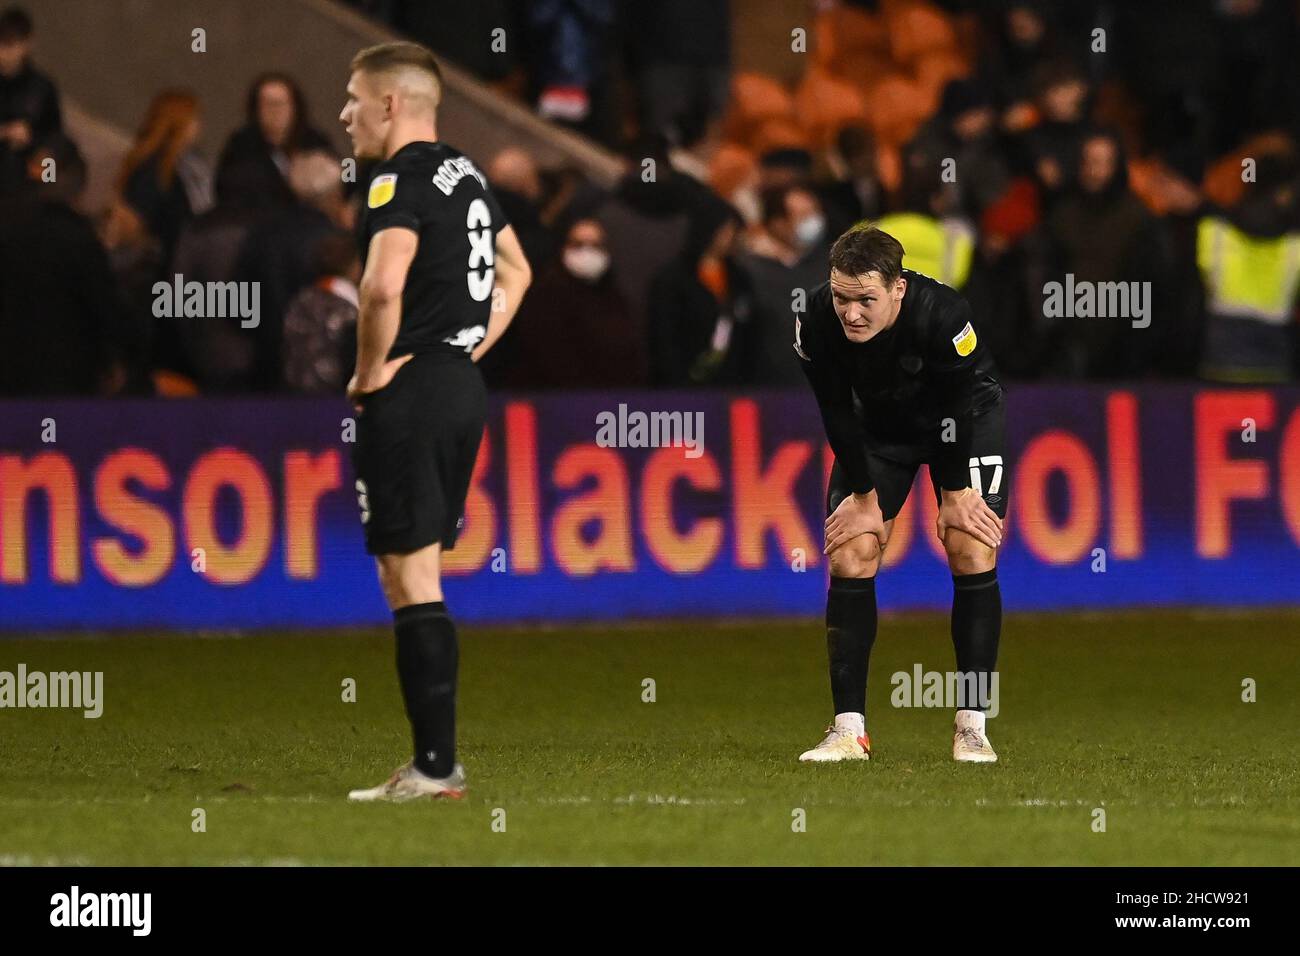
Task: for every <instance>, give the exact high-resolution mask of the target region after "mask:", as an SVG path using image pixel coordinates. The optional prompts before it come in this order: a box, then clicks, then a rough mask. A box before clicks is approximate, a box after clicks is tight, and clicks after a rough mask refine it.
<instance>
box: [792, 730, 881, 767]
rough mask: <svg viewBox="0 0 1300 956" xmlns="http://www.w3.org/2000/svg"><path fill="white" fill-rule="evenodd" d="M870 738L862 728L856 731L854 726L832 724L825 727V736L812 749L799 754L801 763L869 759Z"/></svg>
mask: <svg viewBox="0 0 1300 956" xmlns="http://www.w3.org/2000/svg"><path fill="white" fill-rule="evenodd" d="M870 759H871V738H870V737H868V736H867V732H866V731H865V730H864V731H862V732H861V733H858V731H857V730H856V728H853V727H846V726H844V725H843V724H832V725H831V726H830V727H827V728H826V737H825V738H824V739H823V740H822V742H821V743H819V744H818V745H817V746H816V747H814V748H813V749H812V750H805V751H804V752H803V753H801V754H800V755H799V760H800V762H802V763H834V762H836V761H839V760H870Z"/></svg>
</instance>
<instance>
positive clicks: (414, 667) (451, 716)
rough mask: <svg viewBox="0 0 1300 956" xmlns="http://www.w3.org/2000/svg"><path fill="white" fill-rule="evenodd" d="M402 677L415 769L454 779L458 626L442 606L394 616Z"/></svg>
mask: <svg viewBox="0 0 1300 956" xmlns="http://www.w3.org/2000/svg"><path fill="white" fill-rule="evenodd" d="M393 623H394V627H395V630H396V631H397V676H398V679H399V680H400V682H401V685H402V698H403V700H405V701H406V716H407V717H408V718H409V719H410V721H411V734H412V736H413V737H414V739H415V767H416V769H417V770H419V771H420V772H421V773H424V774H427V775H428V776H430V777H446V776H450V774H451V771H452V768H453V767H454V766H455V762H456V665H457V661H458V659H459V656H460V652H459V648H458V647H457V645H456V625H455V624H453V623H452V620H451V618H450V617H448V616H447V606H446V605H445V604H443V602H442V601H434V602H431V603H429V604H411V605H408V606H406V607H402V608H398V609H397V610H396V611H394V612H393Z"/></svg>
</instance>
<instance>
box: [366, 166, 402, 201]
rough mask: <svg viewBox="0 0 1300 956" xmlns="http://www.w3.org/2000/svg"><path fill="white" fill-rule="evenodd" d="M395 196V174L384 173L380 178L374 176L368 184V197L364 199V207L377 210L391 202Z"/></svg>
mask: <svg viewBox="0 0 1300 956" xmlns="http://www.w3.org/2000/svg"><path fill="white" fill-rule="evenodd" d="M396 194H397V173H384V175H382V176H376V177H375V179H374V181H373V182H372V183H371V184H370V195H369V196H367V197H366V205H367V206H369V207H370V208H371V209H378V208H379V207H380V206H383V205H385V204H386V203H389V202H391V201H392V199H393V196H395V195H396Z"/></svg>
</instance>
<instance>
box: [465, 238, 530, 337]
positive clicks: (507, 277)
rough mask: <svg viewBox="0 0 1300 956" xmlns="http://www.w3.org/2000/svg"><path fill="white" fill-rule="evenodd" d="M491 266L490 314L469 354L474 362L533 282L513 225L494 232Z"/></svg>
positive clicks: (510, 317)
mask: <svg viewBox="0 0 1300 956" xmlns="http://www.w3.org/2000/svg"><path fill="white" fill-rule="evenodd" d="M494 268H495V269H496V285H495V288H494V289H493V291H492V313H491V315H490V316H489V318H488V326H487V333H486V334H485V335H484V336H483V341H482V342H480V343H479V344H478V346H477V347H476V348H475V349H474V351H473V353H471V357H472V358H473V359H474V361H475V362H477V361H478V360H479V359H481V358H482V357H483V356H484V355H486V354H487V352H488V349H490V348H492V346H493V345H495V344H496V343H497V340H498V339H500V338H501V336H502V334H503V333H504V332H505V330H506V329H508V328H509V327H510V323H511V322H512V321H513V320H514V317H515V313H517V312H518V311H519V306H520V304H521V303H522V302H523V300H524V293H525V292H527V291H528V286H529V285H531V284H532V281H533V270H532V267H531V266H529V265H528V258H527V257H526V256H525V255H524V248H523V246H521V245H520V244H519V237H518V236H516V235H515V229H514V227H513V226H506V227H505V228H504V229H502V230H501V231H500V232H499V233H497V239H496V260H495V263H494Z"/></svg>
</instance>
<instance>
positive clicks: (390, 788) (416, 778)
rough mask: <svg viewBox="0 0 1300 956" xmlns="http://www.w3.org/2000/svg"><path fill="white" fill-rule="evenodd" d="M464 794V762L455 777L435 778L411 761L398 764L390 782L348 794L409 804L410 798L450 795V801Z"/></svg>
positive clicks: (364, 799) (361, 799)
mask: <svg viewBox="0 0 1300 956" xmlns="http://www.w3.org/2000/svg"><path fill="white" fill-rule="evenodd" d="M464 795H465V768H464V767H462V766H461V765H460V764H456V766H455V767H453V768H452V771H451V776H449V777H443V778H441V779H435V778H433V777H428V776H425V775H424V774H423V773H421V772H420V771H419V770H416V769H415V765H414V764H409V763H408V764H406V765H405V766H403V767H398V768H397V770H396V771H395V772H394V773H393V775H392V776H391V777H389V778H388V781H387V782H386V783H381V784H380V785H379V786H377V787H371V788H370V789H369V790H352V791H350V792H349V793H348V799H349V800H353V801H356V802H358V803H371V802H374V801H376V800H386V801H389V802H391V803H405V802H406V801H407V800H418V799H419V798H420V797H429V798H431V799H437V798H439V797H446V798H447V799H449V800H459V799H460V798H461V797H463V796H464Z"/></svg>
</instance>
